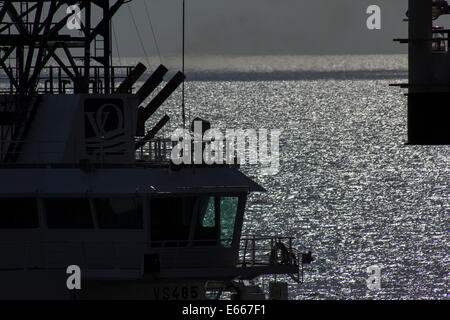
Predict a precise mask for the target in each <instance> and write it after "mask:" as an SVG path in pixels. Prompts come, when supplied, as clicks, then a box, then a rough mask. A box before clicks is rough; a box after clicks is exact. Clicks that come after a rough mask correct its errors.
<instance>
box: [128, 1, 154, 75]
mask: <svg viewBox="0 0 450 320" xmlns="http://www.w3.org/2000/svg"><path fill="white" fill-rule="evenodd" d="M127 7H128V11H129V12H130V16H131V20H133V25H134V29H135V30H136V34H137V36H138V39H139V43H140V44H141V48H142V51H144V54H145V58H146V60H147V63H148V66H149V67H150V65H151V63H150V59H149V56H148V54H147V50H145V46H144V41H142V37H141V33H140V32H139V28H138V27H137V24H136V19H135V18H134V14H133V11H132V10H131V6H130V3H129V2H127Z"/></svg>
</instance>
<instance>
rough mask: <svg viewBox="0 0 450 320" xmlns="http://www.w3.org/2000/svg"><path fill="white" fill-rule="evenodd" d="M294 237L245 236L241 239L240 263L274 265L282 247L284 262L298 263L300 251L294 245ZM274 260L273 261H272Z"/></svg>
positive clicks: (287, 263)
mask: <svg viewBox="0 0 450 320" xmlns="http://www.w3.org/2000/svg"><path fill="white" fill-rule="evenodd" d="M294 239H295V238H294V237H279V236H243V237H242V238H241V239H240V242H241V244H240V250H239V264H241V265H245V266H246V265H250V266H256V265H259V266H261V265H264V266H265V265H273V264H274V263H277V261H276V254H277V252H276V251H277V249H278V248H281V250H282V251H285V252H282V254H284V255H285V257H283V261H281V263H282V264H286V265H298V264H299V255H300V252H299V251H298V250H297V249H295V248H294V247H293V241H294ZM280 244H281V245H280ZM271 260H273V261H271Z"/></svg>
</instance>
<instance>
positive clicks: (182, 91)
mask: <svg viewBox="0 0 450 320" xmlns="http://www.w3.org/2000/svg"><path fill="white" fill-rule="evenodd" d="M182 24H183V37H182V38H183V39H182V45H181V47H182V53H181V60H182V62H181V72H183V74H185V73H184V41H185V3H184V0H183V23H182ZM181 117H182V119H183V129H185V128H186V113H185V110H184V81H183V82H182V84H181Z"/></svg>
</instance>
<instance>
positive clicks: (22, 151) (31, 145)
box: [0, 137, 173, 163]
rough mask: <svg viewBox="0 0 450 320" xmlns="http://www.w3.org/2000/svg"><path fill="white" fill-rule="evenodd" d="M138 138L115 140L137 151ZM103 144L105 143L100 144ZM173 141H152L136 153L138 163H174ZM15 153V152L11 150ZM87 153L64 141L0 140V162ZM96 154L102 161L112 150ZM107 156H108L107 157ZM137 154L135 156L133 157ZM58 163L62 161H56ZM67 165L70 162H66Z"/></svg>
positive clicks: (76, 156)
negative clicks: (16, 146) (172, 156)
mask: <svg viewBox="0 0 450 320" xmlns="http://www.w3.org/2000/svg"><path fill="white" fill-rule="evenodd" d="M138 141H139V139H138V138H135V139H131V140H115V141H114V143H115V144H117V145H120V144H122V145H128V147H126V148H124V149H128V150H130V149H132V150H134V146H135V144H136V143H137V142H138ZM100 142H101V141H100ZM15 145H21V146H22V148H11V146H15ZM68 145H72V148H71V149H72V150H70V148H69V149H67V146H68ZM172 146H173V142H172V141H171V140H170V139H166V138H155V139H151V140H149V141H148V142H146V143H145V144H144V145H142V146H141V147H140V148H138V149H137V150H135V154H134V160H136V161H137V162H145V163H153V162H155V163H156V162H157V163H168V162H169V161H170V157H171V152H172ZM11 150H15V151H11ZM86 152H87V146H86V147H83V146H81V145H80V144H76V143H75V144H71V143H68V142H67V141H64V140H9V139H1V137H0V163H1V162H2V161H3V160H4V159H5V158H6V155H7V154H8V155H10V156H12V155H13V156H14V158H16V159H22V158H21V156H22V155H23V156H24V161H25V162H27V163H43V162H45V161H46V159H60V160H61V162H62V159H63V158H64V156H66V157H65V158H67V157H71V158H73V159H77V158H80V154H85V153H86ZM90 152H94V153H95V154H96V155H97V156H98V157H99V158H100V159H107V156H108V152H109V151H108V150H107V149H102V147H101V143H100V146H97V147H95V150H94V151H92V150H91V151H90ZM103 156H104V157H103ZM132 157H133V155H131V158H132ZM50 162H54V161H50ZM56 162H58V161H56ZM64 162H67V161H64Z"/></svg>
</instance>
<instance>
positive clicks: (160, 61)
mask: <svg viewBox="0 0 450 320" xmlns="http://www.w3.org/2000/svg"><path fill="white" fill-rule="evenodd" d="M144 7H145V13H146V14H147V21H148V24H149V25H150V30H151V31H152V35H153V42H154V43H155V47H156V52H157V53H158V58H159V63H160V64H161V63H162V59H161V52H160V51H159V46H158V41H157V40H156V35H155V30H154V29H153V24H152V19H151V18H150V12H149V10H148V7H147V2H146V1H145V0H144Z"/></svg>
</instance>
